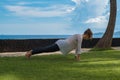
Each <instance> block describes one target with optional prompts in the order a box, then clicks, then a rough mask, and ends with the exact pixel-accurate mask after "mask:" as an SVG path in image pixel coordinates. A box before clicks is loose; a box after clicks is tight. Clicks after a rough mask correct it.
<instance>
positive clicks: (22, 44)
mask: <svg viewBox="0 0 120 80" xmlns="http://www.w3.org/2000/svg"><path fill="white" fill-rule="evenodd" d="M56 40H58V39H23V40H21V39H20V40H14V39H13V40H0V52H19V51H20V52H23V51H27V50H30V49H32V48H36V47H44V46H46V45H50V44H52V43H54V42H55V41H56ZM98 40H99V38H94V39H92V40H83V42H82V48H92V47H94V46H95V44H96V43H97V42H98ZM112 46H113V47H117V46H120V38H114V39H113V42H112Z"/></svg>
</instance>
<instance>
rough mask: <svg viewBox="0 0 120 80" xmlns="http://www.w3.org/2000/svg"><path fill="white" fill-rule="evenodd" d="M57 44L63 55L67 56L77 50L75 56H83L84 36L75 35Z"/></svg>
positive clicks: (58, 41)
mask: <svg viewBox="0 0 120 80" xmlns="http://www.w3.org/2000/svg"><path fill="white" fill-rule="evenodd" d="M56 44H57V45H58V47H59V48H60V51H61V52H62V53H63V54H67V53H69V52H70V51H72V50H73V49H75V55H77V54H81V45H82V35H80V34H75V35H73V36H71V37H69V38H67V39H64V40H57V41H56Z"/></svg>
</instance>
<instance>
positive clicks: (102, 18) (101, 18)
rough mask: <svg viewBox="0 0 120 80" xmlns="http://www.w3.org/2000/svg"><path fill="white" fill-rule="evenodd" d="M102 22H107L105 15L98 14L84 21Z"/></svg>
mask: <svg viewBox="0 0 120 80" xmlns="http://www.w3.org/2000/svg"><path fill="white" fill-rule="evenodd" d="M104 22H108V20H107V19H106V16H98V17H96V18H90V19H88V20H87V21H85V23H99V24H100V23H104Z"/></svg>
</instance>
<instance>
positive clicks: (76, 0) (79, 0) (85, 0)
mask: <svg viewBox="0 0 120 80" xmlns="http://www.w3.org/2000/svg"><path fill="white" fill-rule="evenodd" d="M71 1H72V2H74V3H75V4H76V5H80V4H81V2H89V0H71Z"/></svg>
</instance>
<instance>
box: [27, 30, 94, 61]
mask: <svg viewBox="0 0 120 80" xmlns="http://www.w3.org/2000/svg"><path fill="white" fill-rule="evenodd" d="M83 39H87V40H88V39H92V31H91V30H90V29H87V30H86V31H85V32H84V34H83V35H81V34H75V35H73V36H71V37H69V38H67V39H64V40H62V39H60V40H57V41H56V42H55V43H53V44H52V45H48V46H46V47H42V48H41V47H40V48H36V49H32V50H30V51H28V52H27V53H26V54H25V56H26V57H27V58H30V57H31V55H34V54H40V53H44V52H55V51H61V52H62V53H63V54H67V53H69V52H70V51H72V50H73V49H75V59H76V60H80V54H81V45H82V40H83Z"/></svg>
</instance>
